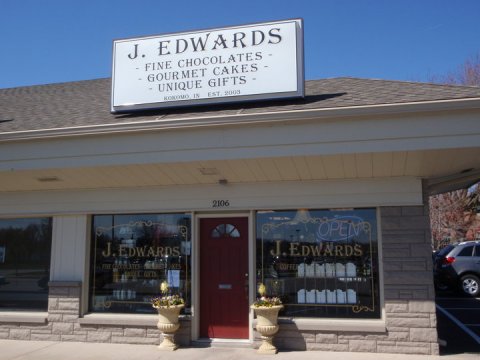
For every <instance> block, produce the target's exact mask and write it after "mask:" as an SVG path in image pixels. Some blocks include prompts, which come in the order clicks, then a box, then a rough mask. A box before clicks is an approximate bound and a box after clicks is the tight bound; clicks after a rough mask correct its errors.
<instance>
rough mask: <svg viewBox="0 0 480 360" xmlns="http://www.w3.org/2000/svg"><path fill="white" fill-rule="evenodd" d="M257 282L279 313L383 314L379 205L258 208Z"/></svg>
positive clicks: (334, 315)
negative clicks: (280, 306) (280, 308)
mask: <svg viewBox="0 0 480 360" xmlns="http://www.w3.org/2000/svg"><path fill="white" fill-rule="evenodd" d="M256 218H257V230H256V234H257V235H256V238H257V283H258V284H260V283H263V284H264V285H265V286H266V290H267V295H270V296H279V297H280V298H281V299H282V301H283V303H284V305H285V308H284V310H283V312H282V313H280V316H282V315H283V316H289V317H325V318H380V306H379V305H380V299H379V290H378V289H379V280H378V240H377V221H376V210H375V209H349V210H306V209H301V210H294V211H261V212H257V216H256Z"/></svg>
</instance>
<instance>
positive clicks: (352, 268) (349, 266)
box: [345, 262, 357, 277]
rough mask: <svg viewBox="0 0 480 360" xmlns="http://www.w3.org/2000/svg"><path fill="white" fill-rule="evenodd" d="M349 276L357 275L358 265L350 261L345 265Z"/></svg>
mask: <svg viewBox="0 0 480 360" xmlns="http://www.w3.org/2000/svg"><path fill="white" fill-rule="evenodd" d="M345 269H346V273H347V277H355V276H357V267H356V266H355V264H354V263H351V262H348V263H347V265H346V266H345Z"/></svg>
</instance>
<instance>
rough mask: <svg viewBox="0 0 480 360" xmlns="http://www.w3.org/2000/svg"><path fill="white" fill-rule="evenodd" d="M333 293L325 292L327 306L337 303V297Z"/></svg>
mask: <svg viewBox="0 0 480 360" xmlns="http://www.w3.org/2000/svg"><path fill="white" fill-rule="evenodd" d="M336 295H337V294H336V292H335V291H330V290H327V304H335V303H336V302H337V296H336Z"/></svg>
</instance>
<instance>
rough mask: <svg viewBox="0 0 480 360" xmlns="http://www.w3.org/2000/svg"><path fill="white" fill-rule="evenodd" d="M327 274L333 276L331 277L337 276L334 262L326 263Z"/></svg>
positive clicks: (329, 276) (328, 276)
mask: <svg viewBox="0 0 480 360" xmlns="http://www.w3.org/2000/svg"><path fill="white" fill-rule="evenodd" d="M325 276H326V277H327V278H331V277H334V276H335V265H334V264H330V263H326V264H325Z"/></svg>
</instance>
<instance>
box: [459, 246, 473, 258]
mask: <svg viewBox="0 0 480 360" xmlns="http://www.w3.org/2000/svg"><path fill="white" fill-rule="evenodd" d="M472 253H473V246H465V247H464V248H463V249H462V250H460V252H459V253H458V255H457V256H472Z"/></svg>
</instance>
